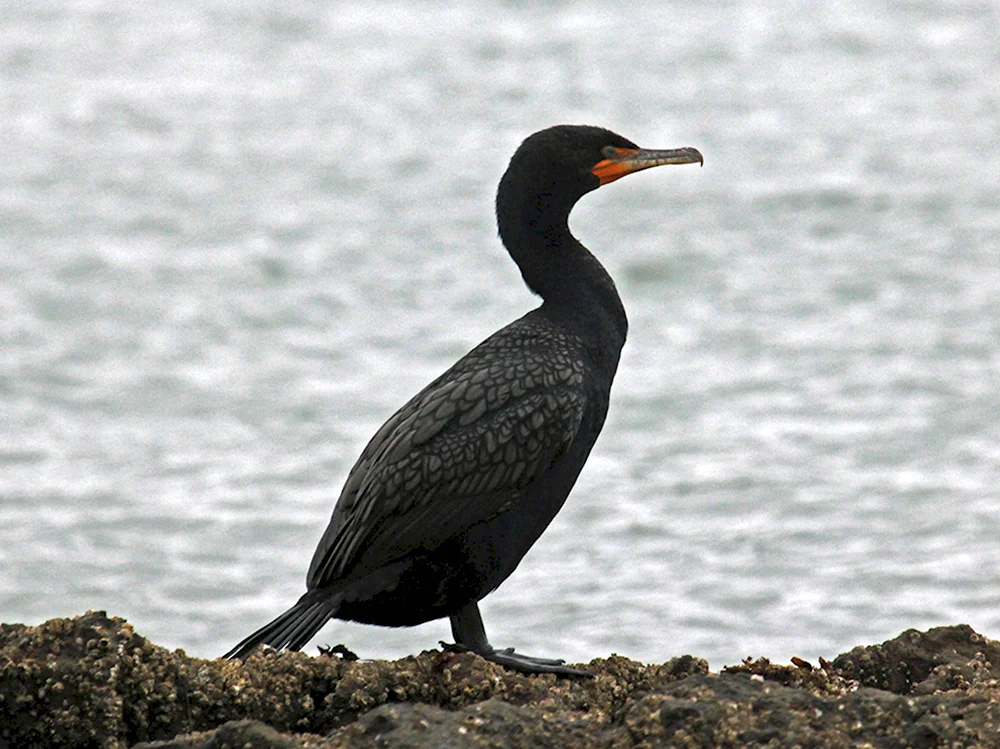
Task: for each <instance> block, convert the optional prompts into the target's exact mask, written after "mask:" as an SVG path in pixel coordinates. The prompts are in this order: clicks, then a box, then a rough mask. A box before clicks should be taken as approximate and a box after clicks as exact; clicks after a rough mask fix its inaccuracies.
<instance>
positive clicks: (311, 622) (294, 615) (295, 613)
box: [222, 593, 339, 659]
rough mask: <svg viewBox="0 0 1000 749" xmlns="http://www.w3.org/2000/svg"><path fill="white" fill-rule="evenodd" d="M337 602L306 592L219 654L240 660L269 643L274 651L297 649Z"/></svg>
mask: <svg viewBox="0 0 1000 749" xmlns="http://www.w3.org/2000/svg"><path fill="white" fill-rule="evenodd" d="M338 603H339V600H338V599H337V598H336V597H334V598H332V599H331V598H329V597H325V598H322V599H316V598H312V597H311V596H310V594H308V593H307V594H306V595H304V596H302V598H300V599H299V600H298V602H297V603H296V604H295V605H294V606H292V607H291V608H290V609H288V611H286V612H285V613H283V614H281V615H280V616H279V617H277V618H275V619H273V620H272V621H270V622H268V623H267V624H265V625H264V626H263V627H261V628H260V629H258V630H257V631H256V632H254V633H253V634H252V635H250V636H249V637H247V638H245V639H244V640H242V641H241V642H240V643H239V644H238V645H236V647H234V648H233V649H232V650H230V651H229V652H228V653H226V654H225V655H224V656H222V657H223V658H240V659H243V658H246V657H247V656H248V655H250V653H251V652H253V649H254V648H256V647H257V646H258V645H270V646H271V647H272V648H274V649H275V650H283V649H287V650H300V649H301V648H302V646H303V645H305V644H306V643H307V642H309V640H311V639H312V638H313V636H314V635H315V634H316V633H317V632H319V631H320V630H321V629H322V628H323V625H324V624H326V623H327V622H328V621H329V620H330V618H331V617H332V616H333V613H334V611H335V610H336V608H337V605H338Z"/></svg>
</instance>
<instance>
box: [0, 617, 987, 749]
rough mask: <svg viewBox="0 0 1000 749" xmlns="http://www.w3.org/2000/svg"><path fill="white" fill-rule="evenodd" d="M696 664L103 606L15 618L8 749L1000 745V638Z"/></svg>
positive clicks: (940, 634) (2, 661) (907, 639)
mask: <svg viewBox="0 0 1000 749" xmlns="http://www.w3.org/2000/svg"><path fill="white" fill-rule="evenodd" d="M793 661H794V662H795V663H796V664H797V665H790V666H781V665H776V664H772V663H771V662H770V661H768V660H767V659H759V660H755V661H751V660H747V661H744V662H743V663H742V664H739V665H737V666H733V667H729V668H725V669H723V670H722V672H721V673H719V674H712V673H709V671H708V667H707V664H706V663H705V661H703V660H700V659H697V658H692V657H690V656H683V657H680V658H674V659H672V660H670V661H667V662H666V663H663V664H660V665H645V664H642V663H637V662H635V661H631V660H629V659H627V658H622V657H619V656H612V657H610V658H602V659H596V660H594V661H591V662H590V664H588V668H589V669H590V670H592V671H593V672H594V673H595V675H596V677H595V678H594V679H589V680H568V679H557V678H555V677H554V676H551V675H545V676H525V675H523V674H517V673H511V672H508V671H505V670H504V669H502V668H500V667H499V666H495V665H493V664H491V663H487V662H486V661H484V660H482V659H481V658H478V657H476V656H473V655H470V654H454V653H443V652H440V651H430V652H425V653H421V654H420V655H418V656H413V657H409V658H403V659H401V660H398V661H393V662H388V661H374V662H364V661H345V660H342V659H340V658H339V657H325V656H321V657H315V658H314V657H310V656H307V655H304V654H302V653H282V654H277V653H274V652H266V653H257V654H255V655H253V656H252V657H251V658H250V659H248V660H247V661H246V663H239V662H230V661H222V660H200V659H196V658H189V657H188V656H187V655H185V654H184V652H183V651H173V652H171V651H167V650H165V649H163V648H161V647H159V646H157V645H154V644H153V643H151V642H149V641H148V640H146V639H145V638H144V637H141V636H140V635H137V634H136V633H135V632H134V631H133V630H132V627H131V626H130V625H129V624H128V623H127V622H125V621H124V620H122V619H118V618H110V617H108V616H107V615H106V614H105V613H104V612H99V611H98V612H88V613H87V614H85V615H83V616H79V617H76V618H73V619H53V620H51V621H48V622H45V623H44V624H42V625H39V626H37V627H27V626H24V625H19V624H4V625H0V749H15V748H16V749H32V748H33V747H101V748H102V749H103V748H106V749H119V748H121V749H124V748H125V747H143V748H144V749H153V747H158V748H160V749H164V748H166V747H170V748H172V749H174V748H175V749H194V748H198V749H225V748H227V747H232V748H234V749H235V748H236V747H240V748H249V749H277V748H279V747H280V748H281V749H305V747H313V748H315V749H332V748H333V747H359V748H360V747H371V746H379V747H441V748H443V749H447V748H449V747H510V748H514V747H554V748H555V747H574V749H577V748H580V747H612V748H614V749H624V748H626V747H660V746H664V747H706V748H708V747H755V746H760V747H765V746H766V747H815V748H817V749H818V748H820V747H866V746H867V747H877V748H878V749H895V748H896V747H899V748H900V749H902V748H903V747H928V748H930V747H978V746H984V747H990V746H1000V682H998V678H1000V643H998V642H996V641H993V640H989V639H987V638H985V637H983V636H981V635H979V634H977V633H976V632H974V631H973V630H972V629H971V628H970V627H968V626H965V625H957V626H953V627H938V628H936V629H932V630H929V631H927V632H917V631H916V630H909V631H907V632H904V633H903V634H901V635H900V636H899V637H897V638H895V639H893V640H889V641H887V642H885V643H883V644H881V645H872V646H868V647H858V648H855V649H854V650H852V651H850V652H849V653H844V654H843V655H840V656H838V657H836V658H835V659H834V660H833V661H832V662H827V661H825V660H823V661H821V662H820V663H819V664H816V665H811V664H808V663H805V662H803V661H800V660H798V659H793Z"/></svg>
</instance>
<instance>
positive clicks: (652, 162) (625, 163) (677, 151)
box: [590, 147, 705, 185]
mask: <svg viewBox="0 0 1000 749" xmlns="http://www.w3.org/2000/svg"><path fill="white" fill-rule="evenodd" d="M614 151H615V154H614V155H613V156H610V157H609V158H606V159H604V160H603V161H599V162H597V163H596V164H595V165H594V168H593V169H591V170H590V171H591V173H592V174H593V175H594V176H595V177H597V178H598V179H599V180H601V184H602V185H606V184H608V182H614V181H615V180H616V179H619V178H620V177H624V176H625V175H626V174H631V173H632V172H638V171H641V170H642V169H649V168H651V167H654V166H663V165H664V164H701V165H702V166H704V165H705V159H704V158H703V157H702V155H701V154H700V153H699V152H698V149H696V148H691V147H685V148H671V149H668V150H664V151H653V150H648V149H645V148H638V149H636V148H616V149H614Z"/></svg>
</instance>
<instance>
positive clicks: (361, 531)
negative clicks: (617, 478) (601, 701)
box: [227, 125, 702, 675]
mask: <svg viewBox="0 0 1000 749" xmlns="http://www.w3.org/2000/svg"><path fill="white" fill-rule="evenodd" d="M701 160H702V159H701V155H700V154H699V153H698V152H697V151H695V150H694V149H691V148H685V149H676V150H670V151H646V150H642V149H639V148H638V147H637V146H636V145H635V144H634V143H632V142H631V141H628V140H626V139H625V138H623V137H621V136H620V135H616V134H614V133H612V132H610V131H608V130H604V129H602V128H596V127H588V126H567V125H563V126H558V127H554V128H549V129H547V130H543V131H541V132H538V133H535V134H534V135H532V136H531V137H529V138H528V139H527V140H525V141H524V143H523V144H522V145H521V147H520V148H519V149H518V150H517V152H516V153H515V154H514V156H513V158H512V159H511V162H510V166H509V167H508V169H507V171H506V173H505V174H504V176H503V179H502V180H501V182H500V187H499V189H498V192H497V201H496V205H497V222H498V225H499V230H500V237H501V239H502V241H503V243H504V245H505V246H506V247H507V249H508V251H509V252H510V254H511V257H512V258H513V259H514V261H515V262H516V263H517V265H518V266H519V268H520V269H521V273H522V276H523V277H524V280H525V282H526V283H527V285H528V286H529V287H530V288H531V289H532V290H533V291H534V292H535V293H537V294H539V295H540V296H541V297H542V299H543V303H542V304H541V306H539V307H538V308H536V309H534V310H532V311H531V312H529V313H528V314H526V315H525V316H524V317H522V318H520V319H519V320H516V321H515V322H513V323H511V324H510V325H508V326H506V327H505V328H503V329H501V330H499V331H497V332H496V333H494V334H493V335H492V336H490V337H489V338H487V339H486V340H485V341H484V342H483V343H481V344H480V345H478V346H477V347H476V348H474V349H473V350H472V351H470V352H469V353H468V354H466V355H465V356H464V357H462V359H460V360H459V361H458V362H457V363H456V364H455V365H454V366H452V367H451V368H450V369H449V370H448V371H446V372H445V373H444V374H442V375H441V376H440V377H438V378H437V379H436V380H434V381H433V382H432V383H430V384H429V385H428V386H427V387H426V388H424V389H423V390H422V391H420V392H419V393H418V394H417V395H416V396H414V397H413V398H412V399H411V400H410V401H409V403H407V404H406V405H405V406H403V407H402V408H401V409H400V410H399V411H397V412H396V413H395V414H394V415H393V416H392V417H391V418H390V419H389V420H388V421H387V422H386V423H385V424H384V425H383V426H382V428H381V429H379V431H378V432H377V433H376V434H375V436H374V437H373V438H372V439H371V441H370V442H369V443H368V446H367V447H366V448H365V450H364V451H363V452H362V454H361V457H360V458H359V459H358V461H357V463H356V464H355V466H354V468H353V469H352V470H351V473H350V475H349V476H348V479H347V482H346V484H345V485H344V488H343V491H342V493H341V495H340V499H339V501H338V502H337V505H336V507H335V508H334V511H333V516H332V518H331V520H330V524H329V526H328V527H327V529H326V532H325V533H324V534H323V537H322V539H321V540H320V542H319V546H318V548H317V549H316V552H315V555H314V557H313V560H312V564H311V565H310V567H309V573H308V576H307V581H306V582H307V592H306V593H305V595H303V596H302V598H300V599H299V601H298V602H297V603H296V604H295V605H294V606H293V607H292V608H291V609H289V610H288V611H286V612H285V613H284V614H282V615H281V616H279V617H278V618H277V619H275V620H274V621H272V622H271V623H269V624H267V625H265V626H264V627H263V628H261V629H260V630H258V631H257V632H254V633H253V634H252V635H250V636H249V637H247V638H246V639H245V640H243V641H242V642H241V643H239V644H238V645H237V646H236V647H235V648H233V650H232V651H230V652H229V653H227V657H244V656H246V655H247V654H249V652H250V651H251V650H252V649H253V648H254V647H256V646H257V645H258V644H261V643H266V644H268V645H271V646H273V647H275V648H279V649H280V648H288V649H292V650H297V649H299V648H301V647H302V646H303V645H305V644H306V643H307V642H308V641H309V640H310V639H311V638H312V637H313V635H315V634H316V632H318V631H319V629H320V628H321V627H322V626H323V625H324V624H325V623H326V622H327V621H328V620H329V619H330V618H339V619H347V620H353V621H358V622H364V623H368V624H380V625H386V626H407V625H414V624H420V623H422V622H426V621H430V620H432V619H438V618H442V617H450V619H451V624H452V633H453V635H454V637H455V639H456V645H455V647H456V648H458V649H463V650H472V651H474V652H476V653H479V654H480V655H482V656H483V657H486V658H488V659H490V660H494V661H496V662H499V663H502V664H504V665H506V666H508V667H511V668H515V669H519V670H522V671H528V672H538V671H546V672H555V673H560V674H565V675H585V674H586V672H583V671H580V670H578V669H572V668H569V667H566V666H563V665H561V664H562V661H559V660H552V659H545V658H532V657H530V656H525V655H521V654H515V653H514V652H513V650H512V649H506V650H496V649H494V648H493V647H492V646H490V644H489V642H488V641H487V638H486V634H485V631H484V629H483V625H482V620H481V618H480V615H479V609H478V605H477V603H478V601H479V600H481V599H482V598H483V597H484V596H486V595H487V594H489V593H490V592H491V591H493V590H495V589H496V588H497V586H499V585H500V584H501V583H502V582H503V581H504V580H505V579H506V578H507V577H508V576H509V575H510V574H511V573H512V572H513V571H514V569H515V568H516V567H517V565H518V563H519V562H520V561H521V559H522V557H523V556H524V555H525V554H526V553H527V551H528V549H530V548H531V546H532V544H534V542H535V541H536V540H537V539H538V537H539V536H540V535H541V533H542V532H543V531H544V530H545V528H546V527H547V526H548V524H549V523H550V522H551V520H552V519H553V518H554V517H555V515H556V513H557V512H558V511H559V509H560V508H561V507H562V505H563V502H564V501H565V500H566V497H567V495H568V494H569V492H570V490H571V489H572V487H573V484H574V483H575V482H576V479H577V476H578V475H579V473H580V470H581V469H582V468H583V465H584V463H585V462H586V460H587V457H588V455H589V454H590V450H591V448H592V447H593V445H594V442H595V440H596V439H597V435H598V434H599V433H600V431H601V427H602V426H603V425H604V419H605V416H606V414H607V410H608V397H609V394H610V391H611V383H612V380H613V378H614V375H615V371H616V369H617V367H618V360H619V356H620V353H621V349H622V346H623V344H624V343H625V335H626V331H627V327H628V323H627V319H626V316H625V309H624V307H623V306H622V303H621V299H620V298H619V296H618V292H617V290H616V289H615V285H614V282H613V281H612V280H611V277H610V276H609V275H608V273H607V271H605V269H604V267H603V266H602V265H601V264H600V263H599V262H598V261H597V259H596V258H595V257H594V256H593V255H592V254H591V253H590V252H589V251H588V250H587V249H586V248H585V247H584V246H583V245H582V244H580V243H579V242H578V241H577V240H576V238H574V237H573V235H572V234H571V233H570V231H569V227H568V219H569V213H570V211H571V210H572V208H573V206H574V204H575V203H576V202H577V200H579V198H580V197H582V196H583V195H584V194H586V193H587V192H589V191H591V190H594V189H596V188H597V187H598V186H600V185H602V184H606V183H607V182H610V181H612V180H614V179H617V178H618V177H621V176H624V175H625V174H628V173H630V172H632V171H637V170H639V169H645V168H648V167H651V166H659V165H661V164H685V163H695V162H697V163H700V162H701Z"/></svg>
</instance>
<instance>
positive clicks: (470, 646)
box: [441, 601, 594, 678]
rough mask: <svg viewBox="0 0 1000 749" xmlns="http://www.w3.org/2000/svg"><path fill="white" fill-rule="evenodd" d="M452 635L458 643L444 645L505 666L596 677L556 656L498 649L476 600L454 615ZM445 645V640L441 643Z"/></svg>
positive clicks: (524, 670)
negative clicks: (485, 627) (488, 637)
mask: <svg viewBox="0 0 1000 749" xmlns="http://www.w3.org/2000/svg"><path fill="white" fill-rule="evenodd" d="M451 634H452V636H453V637H454V638H455V644H454V645H450V646H445V647H446V648H449V649H452V650H458V651H468V652H471V653H475V654H476V655H479V656H481V657H483V658H485V659H486V660H488V661H493V663H499V664H500V665H501V666H504V667H505V668H510V669H513V670H515V671H522V672H524V673H526V674H558V675H560V676H582V677H586V678H593V676H594V675H593V674H592V673H590V672H589V671H584V670H582V669H579V668H570V667H569V666H564V665H563V663H565V661H563V660H560V659H556V658H533V657H531V656H530V655H520V654H518V653H515V652H514V648H504V649H503V650H496V649H495V648H494V647H493V646H492V645H490V642H489V640H487V639H486V630H485V629H484V628H483V617H482V616H480V614H479V604H477V603H476V602H475V601H473V602H472V603H470V604H467V605H465V606H463V607H462V608H460V609H459V610H458V611H457V612H456V613H454V614H452V615H451ZM441 644H442V645H444V643H441Z"/></svg>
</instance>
